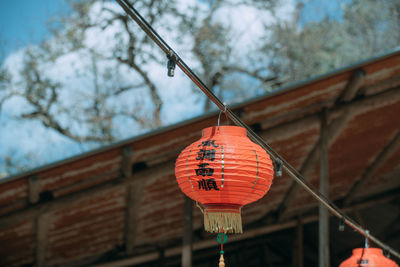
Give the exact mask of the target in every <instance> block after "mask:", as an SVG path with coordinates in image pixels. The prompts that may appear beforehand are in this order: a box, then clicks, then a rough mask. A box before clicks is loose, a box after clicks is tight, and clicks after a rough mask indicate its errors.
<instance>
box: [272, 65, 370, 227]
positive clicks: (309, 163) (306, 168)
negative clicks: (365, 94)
mask: <svg viewBox="0 0 400 267" xmlns="http://www.w3.org/2000/svg"><path fill="white" fill-rule="evenodd" d="M362 77H363V76H362V75H361V74H360V72H359V71H356V72H355V74H354V75H352V76H351V77H350V79H349V81H348V83H347V85H346V87H345V89H344V92H343V94H342V96H343V97H342V98H343V100H346V102H348V101H349V98H350V97H354V96H355V95H356V94H357V91H358V89H359V88H360V86H361V84H362V79H363V78H362ZM338 101H339V100H338ZM341 112H342V114H341V116H339V117H338V118H335V119H333V121H332V122H331V123H330V124H329V126H328V127H327V145H328V148H329V147H330V146H331V145H332V143H333V142H334V141H336V139H337V138H338V136H339V134H340V133H341V132H342V130H343V129H344V128H345V127H346V125H347V122H348V121H349V120H350V119H351V117H352V114H353V113H354V111H353V110H352V105H344V106H343V108H342V110H341ZM320 146H321V139H319V140H318V141H317V142H316V143H315V145H314V147H313V148H312V150H311V152H310V153H309V154H308V157H307V158H306V160H305V161H304V163H303V165H302V167H301V169H300V173H301V174H302V175H303V176H304V177H305V179H307V176H308V175H310V173H311V172H312V171H313V169H314V167H315V164H316V162H317V160H318V157H319V155H320V149H319V147H320ZM299 189H300V186H299V185H298V184H297V183H296V182H295V181H292V183H291V184H290V186H289V189H288V191H287V192H286V194H285V196H284V197H283V198H282V201H281V203H280V204H279V206H278V208H277V211H276V214H277V218H276V220H277V221H280V220H281V219H282V217H283V214H284V213H285V212H286V210H287V207H288V206H289V204H290V202H291V201H292V200H293V199H294V197H295V196H296V195H297V193H298V191H299Z"/></svg>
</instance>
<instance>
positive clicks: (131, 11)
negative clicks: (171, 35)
mask: <svg viewBox="0 0 400 267" xmlns="http://www.w3.org/2000/svg"><path fill="white" fill-rule="evenodd" d="M116 1H117V2H118V3H119V4H120V5H121V7H122V8H123V9H124V10H125V12H126V13H127V14H128V15H129V16H130V17H131V18H132V19H133V20H134V21H135V22H136V23H137V24H138V25H139V26H140V28H142V30H143V31H144V32H145V33H146V34H147V35H148V36H149V37H150V38H151V39H152V40H153V41H154V42H155V43H156V44H157V45H158V46H159V47H160V48H161V49H162V50H163V51H164V53H165V54H166V55H167V57H168V56H171V55H173V56H175V58H176V65H178V66H179V68H180V69H181V70H182V71H183V72H184V73H185V74H186V75H187V76H188V77H189V78H190V79H191V80H192V81H193V82H194V83H195V84H196V85H197V86H198V87H199V88H200V90H202V91H203V92H204V94H206V96H207V97H208V98H209V99H210V100H211V101H213V102H214V104H215V105H217V107H218V108H219V109H220V110H222V111H224V112H225V114H227V115H228V117H229V118H230V119H231V120H232V121H233V122H234V123H235V124H236V125H238V126H241V127H243V128H245V129H246V130H247V132H248V136H249V137H250V138H251V139H252V140H253V141H254V142H255V143H257V144H258V145H260V146H261V147H262V148H263V149H264V150H265V151H266V152H267V153H268V154H269V155H270V156H271V158H272V159H273V160H274V161H281V162H282V167H283V169H284V170H285V171H286V172H287V173H288V174H289V175H290V176H291V177H292V178H293V179H294V180H295V181H296V182H297V183H299V184H300V185H301V186H302V187H303V188H304V189H305V190H306V191H308V192H309V193H310V194H311V195H312V196H313V197H314V198H315V199H316V200H317V201H318V202H320V203H321V204H323V205H324V206H325V207H326V208H327V209H328V210H329V211H330V212H331V213H332V214H333V215H335V216H336V217H338V218H340V219H342V220H343V221H344V222H345V223H346V224H347V225H349V226H350V227H351V228H353V229H354V230H356V231H357V232H359V233H360V234H361V235H363V236H364V237H366V238H368V239H369V240H371V241H373V242H374V243H375V244H377V245H378V246H380V247H382V248H383V249H385V250H386V251H388V252H390V253H391V254H393V255H395V256H396V257H398V258H399V259H400V253H399V252H397V251H395V250H394V249H392V248H391V247H390V246H388V245H386V244H384V243H383V242H381V241H380V240H379V239H377V238H376V237H374V236H372V235H370V234H369V233H368V231H367V230H365V229H363V228H362V227H361V226H360V225H358V224H357V223H356V222H354V221H353V220H352V219H351V218H349V217H348V216H347V215H345V214H343V213H342V212H340V210H339V208H338V207H337V206H336V205H335V204H334V203H333V202H331V201H330V200H329V199H328V198H327V197H325V196H324V195H322V194H321V193H320V192H319V190H317V189H316V188H315V187H314V186H313V185H312V184H311V183H310V182H309V181H307V180H306V179H305V178H304V177H303V176H302V175H301V174H300V173H299V172H298V171H297V170H296V169H295V168H294V167H293V166H292V165H290V164H289V163H288V162H287V161H286V160H285V159H283V158H282V157H281V156H280V155H279V154H278V153H277V152H276V151H275V150H273V149H272V148H271V147H270V146H269V145H268V144H267V143H266V142H265V141H264V140H263V139H262V138H261V137H260V136H258V135H257V134H256V133H255V132H254V131H253V130H252V129H251V128H250V127H249V126H247V125H246V124H245V123H244V122H243V121H242V120H241V119H240V118H239V117H238V116H237V115H236V114H235V113H234V112H233V111H232V110H231V109H230V108H229V107H228V106H227V105H225V104H224V103H223V102H222V101H221V100H220V99H219V98H218V97H217V96H216V95H215V94H214V93H213V92H212V91H211V90H210V89H208V88H207V86H206V85H205V84H204V83H203V82H202V81H201V79H200V78H199V77H198V76H197V75H196V74H195V73H194V72H193V71H192V69H191V68H190V67H189V66H187V65H186V63H185V62H184V61H183V60H182V59H181V58H180V57H179V56H178V55H177V54H176V52H175V51H174V50H173V49H172V48H171V47H170V46H169V45H168V44H167V43H166V42H165V41H164V40H163V39H162V38H161V36H159V35H158V33H157V32H156V31H155V30H154V29H153V28H152V27H151V25H150V24H149V23H148V22H147V21H146V20H145V19H144V18H143V17H142V16H141V15H140V13H139V12H138V11H137V10H136V9H135V8H134V7H133V6H132V5H131V4H130V3H129V1H128V0H116Z"/></svg>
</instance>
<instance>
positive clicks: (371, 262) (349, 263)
mask: <svg viewBox="0 0 400 267" xmlns="http://www.w3.org/2000/svg"><path fill="white" fill-rule="evenodd" d="M339 267H398V265H397V264H396V263H395V262H394V261H392V260H390V259H388V258H386V257H385V256H384V255H383V254H382V249H380V248H356V249H353V255H352V256H351V257H350V258H348V259H347V260H345V261H344V262H342V263H341V264H340V265H339Z"/></svg>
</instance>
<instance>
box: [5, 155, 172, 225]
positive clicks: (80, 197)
mask: <svg viewBox="0 0 400 267" xmlns="http://www.w3.org/2000/svg"><path fill="white" fill-rule="evenodd" d="M117 171H118V172H119V170H117ZM173 173H174V162H167V163H165V164H160V165H158V166H154V167H152V168H151V169H146V170H143V171H140V172H137V173H134V174H132V176H131V177H130V178H128V179H126V178H124V177H119V178H116V179H113V180H110V181H107V182H105V183H102V184H99V185H95V186H93V187H90V188H87V189H84V190H81V191H79V192H74V193H71V194H69V195H64V196H60V197H58V198H55V199H54V200H52V201H49V202H39V203H37V204H35V205H32V206H30V207H28V208H26V209H24V210H19V211H17V212H13V213H11V214H7V215H4V216H2V217H0V228H3V227H8V226H10V225H13V224H16V223H18V222H21V221H24V220H28V219H33V218H36V217H37V216H38V215H39V214H42V213H44V212H47V211H49V212H50V211H54V210H58V209H61V208H63V207H68V206H71V205H72V204H73V203H76V202H79V201H84V200H87V199H90V198H93V197H94V196H98V195H102V194H104V193H106V192H109V191H111V190H113V189H117V188H119V187H124V186H127V185H129V184H131V183H134V181H139V180H143V179H146V181H151V180H154V179H157V178H159V177H160V175H162V176H165V175H171V174H173Z"/></svg>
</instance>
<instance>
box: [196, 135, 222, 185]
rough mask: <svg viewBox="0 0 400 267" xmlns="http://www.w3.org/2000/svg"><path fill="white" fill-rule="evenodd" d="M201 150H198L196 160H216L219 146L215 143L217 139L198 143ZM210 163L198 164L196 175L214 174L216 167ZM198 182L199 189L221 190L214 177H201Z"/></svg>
mask: <svg viewBox="0 0 400 267" xmlns="http://www.w3.org/2000/svg"><path fill="white" fill-rule="evenodd" d="M198 147H202V148H200V150H199V151H198V152H197V158H196V160H202V161H204V160H207V161H214V160H215V149H214V148H217V147H219V145H218V144H215V140H206V141H203V142H201V144H200V145H198ZM209 165H210V164H209V163H200V164H198V165H197V166H198V167H199V168H198V169H195V171H196V175H197V176H203V177H206V176H212V175H213V174H214V169H213V168H210V167H209ZM197 183H198V184H199V189H202V190H206V191H208V190H217V191H218V190H219V188H218V186H217V183H216V182H215V179H214V178H208V179H205V178H203V179H201V180H198V181H197Z"/></svg>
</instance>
